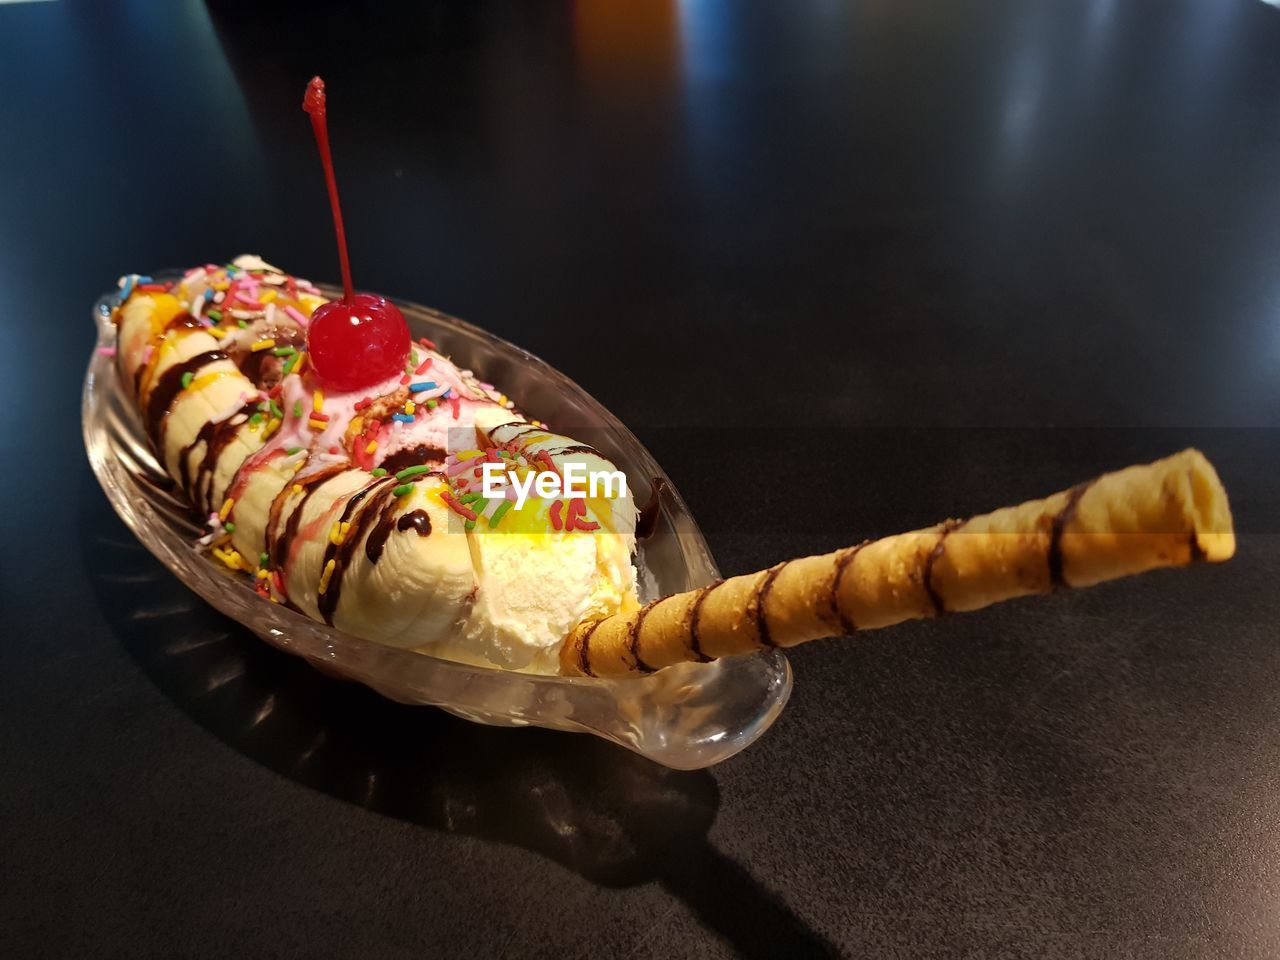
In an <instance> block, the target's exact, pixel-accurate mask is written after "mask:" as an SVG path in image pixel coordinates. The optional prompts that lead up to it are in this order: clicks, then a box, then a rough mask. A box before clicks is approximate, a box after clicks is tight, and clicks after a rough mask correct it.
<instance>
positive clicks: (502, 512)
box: [489, 500, 511, 530]
mask: <svg viewBox="0 0 1280 960" xmlns="http://www.w3.org/2000/svg"><path fill="white" fill-rule="evenodd" d="M510 509H511V501H510V500H503V501H502V502H501V503H500V504H498V509H496V510H494V511H493V516H491V517H490V518H489V529H490V530H492V529H493V528H495V527H496V526H497V525H498V524H499V523H501V522H502V518H503V517H504V516H506V513H507V511H508V510H510Z"/></svg>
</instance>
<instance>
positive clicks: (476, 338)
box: [82, 274, 791, 770]
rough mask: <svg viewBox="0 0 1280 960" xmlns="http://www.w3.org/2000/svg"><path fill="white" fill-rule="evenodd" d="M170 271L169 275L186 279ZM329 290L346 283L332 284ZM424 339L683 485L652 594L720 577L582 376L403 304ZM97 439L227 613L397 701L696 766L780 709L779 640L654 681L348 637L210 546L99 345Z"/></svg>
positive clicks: (91, 442) (89, 407)
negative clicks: (490, 665)
mask: <svg viewBox="0 0 1280 960" xmlns="http://www.w3.org/2000/svg"><path fill="white" fill-rule="evenodd" d="M173 276H174V275H173V274H170V275H169V276H168V278H173ZM324 292H325V295H326V296H329V297H331V298H335V299H336V298H337V297H339V296H341V292H340V291H338V290H337V289H335V288H332V287H328V288H324ZM117 302H118V294H117V293H115V292H114V291H113V292H112V293H109V294H106V295H104V296H103V297H101V298H100V299H99V300H98V302H97V303H96V304H95V305H94V309H93V315H94V320H95V322H96V324H97V328H98V343H97V346H98V347H99V348H101V347H112V346H114V345H115V326H114V325H113V324H112V323H111V320H110V311H111V308H112V307H113V306H114V305H115V304H116V303H117ZM397 304H398V306H399V307H400V309H401V310H402V311H403V312H404V315H405V319H406V320H408V322H409V328H410V330H411V331H412V332H413V336H414V338H415V339H416V338H417V337H423V336H425V337H427V338H428V339H430V340H432V341H434V342H435V343H436V344H437V345H438V346H439V348H440V350H441V352H443V353H444V354H446V355H448V356H450V357H452V358H453V360H454V361H455V362H457V363H458V365H459V366H461V367H464V368H469V369H471V370H473V371H475V372H476V374H477V375H478V376H479V377H480V379H482V380H486V381H489V382H491V383H496V384H499V385H500V387H501V388H502V389H503V390H506V391H507V392H508V393H509V394H510V395H511V396H512V397H515V398H516V400H517V403H518V404H519V406H520V408H521V410H523V411H524V412H525V413H526V415H528V416H530V417H533V418H537V419H539V420H544V421H546V422H547V423H548V424H550V426H551V428H552V429H554V430H555V431H556V432H557V433H561V434H566V435H568V436H571V437H581V438H584V439H586V438H589V440H590V442H591V444H592V445H593V446H595V447H596V448H598V449H599V450H600V451H601V452H602V453H603V454H604V455H605V456H606V457H608V458H609V459H611V460H612V461H613V462H614V463H616V464H617V465H618V466H619V467H620V468H621V469H622V470H623V471H624V472H625V474H626V476H627V482H628V483H629V484H630V485H631V490H632V494H633V496H634V497H635V500H636V503H638V504H642V503H645V502H646V501H647V499H648V497H649V493H650V486H651V483H652V481H653V479H654V478H661V479H662V480H664V481H666V483H667V491H666V493H665V494H664V496H663V498H662V509H661V513H660V515H659V518H658V525H657V529H656V532H655V534H654V536H653V537H651V538H650V539H648V540H647V541H645V542H644V543H642V544H640V545H639V547H638V550H637V555H636V566H637V568H638V570H639V582H640V599H641V600H649V599H652V598H654V597H658V596H662V595H664V594H668V593H676V592H679V591H682V590H689V589H693V588H695V587H699V586H702V585H704V584H707V583H709V582H711V581H712V580H714V579H715V578H716V577H717V575H718V574H717V570H716V566H715V561H713V560H712V558H711V554H710V551H709V550H708V549H707V544H706V541H705V540H704V539H703V536H702V533H701V531H700V530H699V529H698V526H697V524H696V523H694V521H693V518H692V517H691V516H690V515H689V511H688V508H687V507H686V506H685V504H684V501H683V500H682V499H681V498H680V495H679V493H678V492H677V491H676V488H675V486H674V485H673V484H671V482H670V480H669V479H668V478H667V476H666V474H664V473H663V472H662V469H661V468H660V467H659V466H658V465H657V464H656V463H655V462H654V460H653V458H652V457H651V456H650V455H649V452H648V451H647V450H645V448H644V447H643V446H642V445H641V443H640V441H638V440H637V439H636V438H635V437H634V436H633V435H632V434H631V432H630V431H629V430H628V429H627V428H626V427H624V426H623V425H622V424H621V423H620V422H619V421H618V420H617V419H616V418H615V417H614V416H613V415H612V414H611V413H609V411H608V410H606V409H605V408H604V407H602V406H601V405H600V404H599V403H597V402H596V401H595V400H593V399H592V398H591V397H590V396H589V395H588V394H587V393H586V392H585V391H584V390H583V389H582V388H581V387H579V386H578V385H577V384H575V383H574V382H573V381H571V380H570V379H569V378H568V377H566V376H564V375H563V374H561V373H559V372H558V371H556V370H554V369H553V368H551V367H550V366H548V365H547V364H546V363H544V362H543V361H541V360H539V359H538V358H537V357H534V356H532V355H530V354H528V353H526V352H525V351H523V350H521V349H520V348H519V347H516V346H513V345H512V344H510V343H507V342H506V341H505V340H501V339H499V338H497V337H495V336H492V335H490V334H488V333H485V332H484V331H483V330H480V329H479V328H477V327H473V326H471V325H470V324H468V323H464V322H463V321H461V320H456V319H454V318H453V317H450V316H446V315H445V314H442V313H438V312H437V311H435V310H430V309H428V308H426V307H421V306H417V305H415V304H412V303H404V302H402V301H397ZM82 414H83V416H82V422H83V428H84V442H85V448H86V449H87V451H88V453H89V460H90V462H91V463H92V465H93V471H94V473H95V474H96V475H97V477H98V481H99V482H100V483H101V484H102V488H103V490H105V491H106V493H107V497H108V499H110V501H111V504H112V506H113V507H115V510H116V513H118V514H119V515H120V517H121V519H123V520H124V522H125V523H126V524H127V525H128V526H129V528H130V529H131V530H132V531H133V532H134V534H135V535H136V536H137V537H138V539H139V540H141V541H142V543H143V544H145V545H146V547H147V548H148V549H149V550H150V551H151V552H152V553H153V554H155V556H156V557H157V558H159V559H160V561H161V562H162V563H164V564H165V566H167V567H168V568H169V569H170V570H172V571H173V572H174V573H175V574H177V576H178V578H179V579H180V580H181V581H182V582H183V583H185V584H186V585H187V586H188V587H190V588H191V589H192V590H194V591H195V592H196V593H198V594H199V595H200V596H201V597H203V598H204V599H205V600H207V601H208V602H209V603H211V604H213V606H214V607H216V608H217V609H218V610H220V611H221V612H222V613H224V614H226V615H227V616H229V617H232V618H234V619H235V620H238V621H239V622H240V623H242V624H244V625H245V626H246V627H248V628H249V629H250V630H252V631H253V632H254V633H256V634H257V635H258V636H259V637H261V638H262V639H263V640H266V641H267V642H268V643H270V644H272V645H273V646H276V647H279V648H280V649H281V650H285V651H288V652H289V653H293V654H297V655H298V656H301V657H305V658H306V659H307V660H309V661H311V662H312V663H313V664H315V665H316V666H317V667H319V668H320V669H322V670H324V671H325V672H328V673H331V674H337V675H339V676H342V677H346V678H348V679H351V680H357V681H359V682H360V683H364V684H367V685H368V686H370V687H372V688H373V689H374V690H377V691H378V692H379V693H381V694H383V695H384V696H387V697H390V698H391V699H393V700H398V701H401V702H403V703H411V704H424V705H431V706H436V707H441V708H442V709H445V710H448V711H449V712H451V713H454V714H457V715H458V716H460V717H465V718H467V719H468V720H474V721H477V722H480V723H489V724H497V725H504V726H524V725H530V724H532V725H536V726H540V727H549V728H552V729H556V730H569V731H585V732H587V733H593V734H595V735H597V736H600V737H604V738H605V739H607V740H611V741H613V742H614V743H617V744H620V745H621V746H624V747H626V748H628V749H630V750H634V751H636V752H637V753H639V754H641V755H643V756H645V757H648V758H650V759H652V760H655V761H657V762H658V763H661V764H665V765H666V766H669V767H675V768H678V769H686V770H688V769H696V768H699V767H706V766H710V765H711V764H713V763H718V762H719V761H721V760H724V759H726V758H727V757H730V756H732V755H733V754H735V753H737V752H738V751H740V750H742V749H743V748H745V747H747V746H748V745H749V744H751V743H752V742H753V741H754V740H755V739H756V738H757V737H759V736H760V734H762V733H763V732H764V731H765V730H766V729H768V727H769V725H770V724H771V723H772V722H773V721H774V720H775V719H776V718H777V716H778V713H779V712H780V711H781V710H782V707H783V706H784V705H785V704H786V701H787V697H788V696H789V694H790V692H791V671H790V668H789V666H788V665H787V661H786V659H785V658H784V657H783V656H782V655H781V654H780V653H777V652H776V651H770V652H767V653H760V654H756V655H753V656H746V657H732V658H728V659H725V660H721V661H717V662H714V663H705V664H693V663H691V664H682V665H678V666H674V667H668V668H666V669H664V670H660V671H658V672H657V673H654V674H651V675H649V676H646V677H641V678H636V679H624V680H597V679H591V678H577V677H572V678H570V677H548V676H533V675H529V674H523V673H514V672H511V671H506V670H495V669H484V668H479V667H474V666H468V665H465V664H460V663H455V662H453V661H449V660H442V659H439V658H437V657H431V656H425V655H423V654H420V653H414V652H412V651H409V650H400V649H395V648H392V647H385V646H382V645H380V644H377V643H374V642H372V641H369V640H363V639H361V638H359V637H355V636H352V635H350V634H345V633H342V632H340V631H337V630H334V629H333V628H332V627H328V626H325V625H324V624H323V623H319V622H318V621H315V620H311V619H308V618H307V617H305V616H303V615H302V614H299V613H295V612H294V611H292V610H289V609H286V608H285V607H284V606H282V605H280V604H274V603H268V602H267V601H265V600H263V599H262V598H261V597H259V596H258V595H257V594H255V593H254V592H253V590H252V588H251V586H250V585H249V582H248V580H247V579H246V578H243V577H241V576H240V575H235V574H231V573H230V572H229V571H225V570H223V569H222V568H221V566H220V565H218V564H216V563H215V562H213V561H212V560H210V559H209V558H208V557H206V556H205V555H204V554H203V553H201V552H199V551H198V550H197V548H196V546H195V544H194V541H195V539H196V538H197V537H199V536H200V535H201V533H202V532H203V531H202V530H201V529H200V527H198V526H197V525H196V524H194V523H193V522H192V520H191V518H190V515H189V513H188V509H187V506H186V504H185V502H184V501H183V500H182V499H181V498H179V497H176V496H174V495H173V493H171V492H170V484H169V482H168V480H167V478H166V477H165V473H164V471H163V469H162V468H161V467H160V465H159V464H158V463H157V461H156V459H155V457H154V456H153V455H152V453H151V449H150V447H149V445H148V443H147V440H146V436H145V434H144V432H143V430H142V425H141V421H140V419H139V417H138V414H137V412H136V410H135V408H134V404H133V401H132V399H131V397H130V396H129V392H128V390H126V389H124V387H123V385H122V383H121V382H120V377H119V376H118V374H117V368H116V364H115V361H114V360H113V359H111V358H110V357H109V356H106V355H104V354H103V353H101V352H100V350H98V349H95V351H94V353H93V357H92V359H91V360H90V363H89V369H88V372H87V373H86V375H85V382H84V403H83V411H82Z"/></svg>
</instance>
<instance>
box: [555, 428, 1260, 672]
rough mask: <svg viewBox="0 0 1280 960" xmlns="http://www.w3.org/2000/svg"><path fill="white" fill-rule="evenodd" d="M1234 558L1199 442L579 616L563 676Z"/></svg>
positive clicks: (1221, 501) (655, 663)
mask: <svg viewBox="0 0 1280 960" xmlns="http://www.w3.org/2000/svg"><path fill="white" fill-rule="evenodd" d="M1233 553H1235V535H1234V533H1233V532H1232V523H1231V511H1230V508H1229V507H1228V505H1227V495H1226V491H1225V490H1224V489H1223V486H1222V483H1221V481H1220V480H1219V479H1218V475H1217V473H1216V472H1215V471H1214V469H1213V466H1212V465H1211V464H1210V463H1209V461H1208V460H1207V459H1206V458H1205V457H1204V455H1203V454H1202V453H1200V451H1198V450H1184V451H1183V452H1181V453H1178V454H1175V455H1174V456H1171V457H1167V458H1165V459H1163V460H1157V461H1156V462H1155V463H1151V464H1147V465H1145V466H1135V467H1129V468H1127V469H1125V470H1120V471H1118V472H1116V473H1108V474H1105V475H1103V476H1101V477H1098V478H1096V479H1094V480H1090V481H1087V482H1085V483H1081V484H1079V485H1077V486H1075V487H1072V488H1071V489H1070V490H1064V491H1062V492H1060V493H1055V494H1053V495H1052V496H1049V497H1046V498H1044V499H1043V500H1032V501H1029V502H1027V503H1023V504H1021V505H1019V506H1015V507H1005V508H1003V509H1000V510H996V511H994V512H992V513H987V514H983V515H981V516H977V517H973V518H971V519H969V520H966V521H957V520H947V521H944V522H943V523H940V524H937V525H936V526H933V527H929V528H927V529H924V530H916V531H913V532H911V533H901V534H898V535H896V536H891V537H885V538H884V539H882V540H875V541H868V542H865V543H861V544H859V545H857V546H854V547H849V548H846V549H844V550H837V551H835V552H834V553H828V554H824V555H822V556H814V557H804V558H802V559H798V560H790V561H787V562H786V563H781V564H778V565H777V566H774V567H770V568H769V569H768V570H761V571H758V572H756V573H751V574H746V575H744V576H740V577H733V578H731V579H728V580H723V581H720V582H718V583H714V584H712V585H710V586H707V587H703V588H701V589H699V590H692V591H689V592H687V593H679V594H675V595H672V596H669V597H664V598H662V599H660V600H656V601H653V602H651V603H649V604H648V605H646V606H644V607H642V608H641V609H640V610H638V611H635V612H631V613H624V614H615V615H613V616H610V617H606V618H604V619H600V620H595V621H591V622H584V623H582V624H579V625H578V626H577V627H575V628H574V630H573V631H571V632H570V634H569V636H568V637H566V638H565V642H564V645H563V646H562V648H561V652H560V667H561V672H562V673H564V674H566V675H569V676H575V675H576V676H581V675H586V676H595V677H608V676H623V675H627V674H640V673H651V672H653V671H654V670H658V669H661V668H662V667H666V666H670V665H671V664H675V663H681V662H686V661H707V660H713V659H716V658H718V657H724V656H730V655H732V654H741V653H751V652H754V651H756V650H761V649H764V648H767V647H791V646H795V645H796V644H799V643H804V642H805V641H807V640H816V639H819V638H822V637H829V636H835V635H839V634H850V633H853V632H854V631H855V630H865V629H870V628H872V627H887V626H890V625H891V624H895V623H901V622H902V621H904V620H914V619H921V618H927V617H937V616H940V615H942V614H943V613H950V612H958V611H965V610H977V609H979V608H981V607H985V606H988V605H990V604H993V603H997V602H999V601H1001V600H1010V599H1012V598H1014V597H1022V596H1027V595H1030V594H1044V593H1050V592H1052V591H1053V590H1054V589H1055V588H1058V587H1088V586H1092V585H1093V584H1096V583H1101V582H1103V581H1104V580H1114V579H1116V578H1118V577H1124V576H1128V575H1130V574H1135V573H1142V572H1144V571H1147V570H1153V569H1156V568H1158V567H1177V566H1185V565H1187V564H1190V563H1193V562H1196V561H1201V560H1205V561H1210V562H1221V561H1223V560H1227V559H1229V558H1230V557H1231V556H1232V554H1233Z"/></svg>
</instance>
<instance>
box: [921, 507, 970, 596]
mask: <svg viewBox="0 0 1280 960" xmlns="http://www.w3.org/2000/svg"><path fill="white" fill-rule="evenodd" d="M960 526H962V522H961V521H960V520H947V521H946V522H945V523H943V524H942V530H941V532H939V534H938V542H937V543H935V544H934V545H933V549H932V550H930V551H929V555H928V556H927V557H925V558H924V572H923V573H922V574H921V577H920V582H921V583H922V584H923V586H924V592H925V593H926V594H928V596H929V602H930V603H931V604H933V615H934V616H935V617H940V616H942V615H943V614H944V613H946V612H947V605H946V604H945V603H944V602H943V600H942V595H941V594H940V593H938V589H937V587H935V586H934V585H933V565H934V564H935V563H937V562H938V558H939V557H941V556H942V553H943V551H944V550H946V549H947V537H949V536H951V533H952V531H953V530H955V529H956V528H957V527H960Z"/></svg>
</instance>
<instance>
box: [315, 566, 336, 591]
mask: <svg viewBox="0 0 1280 960" xmlns="http://www.w3.org/2000/svg"><path fill="white" fill-rule="evenodd" d="M337 565H338V562H337V561H336V560H330V561H329V562H328V563H326V564H325V565H324V573H322V574H321V575H320V587H319V589H318V590H317V592H318V593H324V592H325V591H326V590H328V589H329V580H330V578H332V577H333V571H334V568H335V567H336V566H337Z"/></svg>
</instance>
